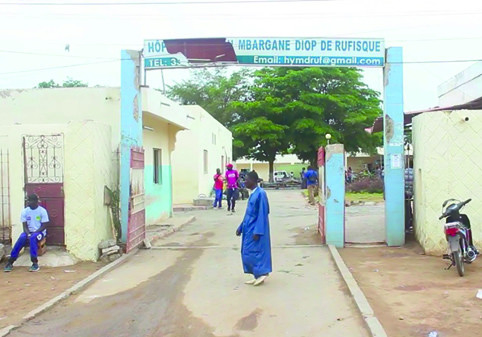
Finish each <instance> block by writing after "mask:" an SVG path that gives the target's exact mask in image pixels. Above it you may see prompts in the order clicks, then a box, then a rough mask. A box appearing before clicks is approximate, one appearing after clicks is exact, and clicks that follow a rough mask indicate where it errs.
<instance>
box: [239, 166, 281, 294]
mask: <svg viewBox="0 0 482 337" xmlns="http://www.w3.org/2000/svg"><path fill="white" fill-rule="evenodd" d="M258 178H259V177H258V174H257V173H256V172H250V173H248V175H247V177H246V187H247V188H248V189H250V190H251V191H252V192H251V195H250V196H249V200H248V207H247V208H246V214H245V215H244V219H243V222H242V223H241V225H239V227H238V229H237V230H236V235H237V236H241V235H242V239H241V259H242V261H243V269H244V272H245V273H246V274H251V275H253V277H254V278H253V279H252V280H249V281H246V282H245V283H246V284H250V285H254V286H259V285H261V284H263V283H264V281H265V280H266V278H267V277H268V275H269V273H271V272H272V269H273V268H272V261H271V238H270V231H269V203H268V197H267V195H266V192H265V191H264V190H263V189H262V188H261V187H259V186H258Z"/></svg>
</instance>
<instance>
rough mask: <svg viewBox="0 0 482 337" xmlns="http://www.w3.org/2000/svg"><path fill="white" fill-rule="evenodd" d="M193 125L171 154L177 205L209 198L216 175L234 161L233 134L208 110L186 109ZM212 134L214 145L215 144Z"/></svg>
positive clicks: (197, 107) (179, 138) (178, 137)
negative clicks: (217, 171)
mask: <svg viewBox="0 0 482 337" xmlns="http://www.w3.org/2000/svg"><path fill="white" fill-rule="evenodd" d="M183 109H185V110H184V111H185V112H186V113H187V114H188V116H189V119H190V120H191V123H190V125H189V130H185V131H179V132H178V133H177V137H176V145H175V150H174V152H173V153H172V157H171V159H172V161H171V163H172V181H173V201H174V204H183V203H192V201H193V199H195V198H197V197H198V196H199V195H200V194H205V195H209V194H210V192H211V189H212V187H213V184H214V181H213V176H214V174H215V173H216V169H217V168H220V169H222V170H223V172H224V168H223V167H222V166H223V165H222V163H221V157H223V156H224V161H225V162H226V161H227V160H228V159H230V160H231V161H232V157H233V156H232V134H231V132H230V131H229V130H228V129H226V128H225V127H224V126H223V125H221V123H219V122H218V121H217V120H216V119H214V118H213V117H212V116H211V115H210V114H209V113H208V112H207V111H205V110H204V109H203V108H201V107H200V106H197V105H192V106H183ZM213 134H214V135H215V138H216V140H215V142H213ZM204 150H207V151H208V161H207V169H208V170H207V172H205V171H204V158H203V157H204Z"/></svg>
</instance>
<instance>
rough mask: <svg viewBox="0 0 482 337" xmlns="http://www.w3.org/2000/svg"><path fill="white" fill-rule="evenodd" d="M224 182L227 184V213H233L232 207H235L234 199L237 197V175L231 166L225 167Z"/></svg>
mask: <svg viewBox="0 0 482 337" xmlns="http://www.w3.org/2000/svg"><path fill="white" fill-rule="evenodd" d="M226 168H227V171H226V182H227V185H228V187H227V190H226V198H227V199H228V212H233V213H234V212H235V211H234V207H235V206H236V199H238V196H239V190H238V188H239V186H238V180H239V173H238V171H236V170H235V169H233V164H228V165H226Z"/></svg>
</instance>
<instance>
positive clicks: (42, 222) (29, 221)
mask: <svg viewBox="0 0 482 337" xmlns="http://www.w3.org/2000/svg"><path fill="white" fill-rule="evenodd" d="M20 221H21V222H22V224H23V233H22V234H20V237H19V238H18V240H17V242H16V243H15V246H14V247H13V249H12V252H11V253H10V259H9V260H8V262H7V265H6V266H5V269H4V271H5V272H10V271H12V269H13V263H14V262H15V261H16V260H17V258H18V255H19V254H20V251H21V250H22V248H23V247H25V244H26V243H27V240H29V241H30V259H31V261H32V266H31V267H30V271H32V272H35V271H39V270H40V267H39V265H38V258H37V250H38V242H39V241H41V240H42V239H43V238H44V237H45V236H46V235H47V225H48V224H49V215H48V213H47V210H46V209H45V208H43V207H42V206H39V204H38V196H37V195H35V194H32V195H30V196H29V197H28V207H27V208H25V209H24V210H23V211H22V215H21V220H20Z"/></svg>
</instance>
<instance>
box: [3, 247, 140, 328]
mask: <svg viewBox="0 0 482 337" xmlns="http://www.w3.org/2000/svg"><path fill="white" fill-rule="evenodd" d="M138 251H139V249H135V250H133V251H132V252H130V253H129V254H124V255H122V256H121V257H120V258H119V259H117V260H115V261H114V262H111V263H109V264H108V265H106V266H104V267H102V268H101V269H99V270H97V271H96V272H95V273H93V274H91V275H89V276H88V277H86V278H85V279H83V280H81V281H79V282H78V283H76V284H74V285H73V286H72V287H70V288H69V289H67V290H65V291H64V292H63V293H61V294H60V295H58V296H55V297H54V298H52V299H51V300H50V301H48V302H46V303H44V304H42V305H41V306H39V307H37V308H36V309H34V310H32V311H30V312H29V313H28V314H26V315H25V316H23V318H22V322H21V323H19V324H18V325H9V326H7V327H5V328H3V329H2V330H0V337H4V336H7V335H8V334H9V333H10V332H12V330H14V329H17V328H19V327H21V326H22V325H23V324H24V323H25V322H27V321H29V320H31V319H33V318H35V317H36V316H37V315H39V314H41V313H42V312H44V311H46V310H48V309H50V308H52V307H53V306H54V305H56V304H57V303H59V302H60V301H62V300H64V299H66V298H68V297H69V296H70V295H72V294H73V293H75V292H77V291H79V290H81V289H82V288H84V287H85V286H87V285H88V284H89V283H91V282H92V281H94V280H95V279H97V278H98V277H100V276H102V275H103V274H105V273H107V272H108V271H110V270H111V269H114V268H115V267H117V266H118V265H120V264H122V263H123V262H125V261H126V260H127V259H129V258H130V257H132V256H134V255H135V254H136V253H137V252H138Z"/></svg>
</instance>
